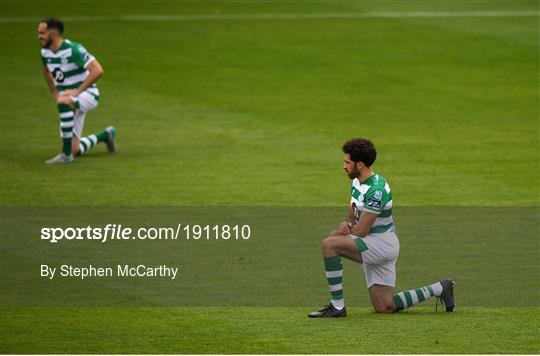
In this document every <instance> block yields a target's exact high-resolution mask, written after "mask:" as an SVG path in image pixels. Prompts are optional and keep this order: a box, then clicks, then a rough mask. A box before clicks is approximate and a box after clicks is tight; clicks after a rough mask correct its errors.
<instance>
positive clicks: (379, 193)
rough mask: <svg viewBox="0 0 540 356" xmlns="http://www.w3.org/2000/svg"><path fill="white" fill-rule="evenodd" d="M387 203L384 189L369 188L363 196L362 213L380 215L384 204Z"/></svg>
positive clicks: (387, 199) (387, 196) (387, 198)
mask: <svg viewBox="0 0 540 356" xmlns="http://www.w3.org/2000/svg"><path fill="white" fill-rule="evenodd" d="M388 201H389V194H388V193H387V192H386V190H385V189H384V187H378V186H371V187H370V188H369V190H368V191H367V192H366V194H365V195H364V209H363V210H364V211H367V212H368V213H373V214H377V215H378V214H380V213H381V212H382V211H383V210H384V207H385V206H386V203H388Z"/></svg>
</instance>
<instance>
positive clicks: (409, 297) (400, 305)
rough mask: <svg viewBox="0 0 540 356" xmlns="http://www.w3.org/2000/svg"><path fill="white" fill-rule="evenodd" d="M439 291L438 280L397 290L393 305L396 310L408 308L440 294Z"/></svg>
mask: <svg viewBox="0 0 540 356" xmlns="http://www.w3.org/2000/svg"><path fill="white" fill-rule="evenodd" d="M441 292H442V285H441V283H440V282H437V283H433V284H430V285H429V286H425V287H422V288H418V289H411V290H407V291H403V292H399V293H398V294H395V295H394V305H395V306H396V311H400V310H403V309H407V308H410V307H412V306H415V305H417V304H418V303H422V302H423V301H424V300H427V299H429V298H431V297H434V296H439V295H441Z"/></svg>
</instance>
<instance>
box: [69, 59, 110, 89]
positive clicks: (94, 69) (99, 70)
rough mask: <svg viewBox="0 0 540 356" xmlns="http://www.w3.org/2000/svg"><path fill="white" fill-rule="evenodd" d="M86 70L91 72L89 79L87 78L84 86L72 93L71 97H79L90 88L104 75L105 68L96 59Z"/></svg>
mask: <svg viewBox="0 0 540 356" xmlns="http://www.w3.org/2000/svg"><path fill="white" fill-rule="evenodd" d="M86 69H88V72H89V74H88V77H86V79H85V80H84V82H82V84H81V85H80V86H79V87H78V88H77V89H75V90H74V91H73V92H72V93H71V95H73V96H78V95H79V94H81V93H82V92H83V91H85V90H86V89H88V88H90V87H91V86H92V85H93V84H94V83H95V82H97V81H98V79H99V78H100V77H101V76H102V75H103V67H102V66H101V64H100V63H99V62H98V61H97V59H94V60H92V61H91V62H90V63H88V66H87V67H86Z"/></svg>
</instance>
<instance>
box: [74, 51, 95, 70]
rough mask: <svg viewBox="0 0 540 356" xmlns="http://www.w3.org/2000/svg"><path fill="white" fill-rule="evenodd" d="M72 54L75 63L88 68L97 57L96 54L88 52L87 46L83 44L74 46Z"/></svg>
mask: <svg viewBox="0 0 540 356" xmlns="http://www.w3.org/2000/svg"><path fill="white" fill-rule="evenodd" d="M72 56H73V60H74V61H75V63H77V65H79V66H80V67H84V68H86V67H87V66H88V64H90V62H92V61H93V60H95V59H96V58H95V57H94V56H92V55H91V54H90V53H88V51H87V50H86V48H84V47H83V46H81V45H77V46H75V48H73V52H72Z"/></svg>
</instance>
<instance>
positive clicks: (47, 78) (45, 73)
mask: <svg viewBox="0 0 540 356" xmlns="http://www.w3.org/2000/svg"><path fill="white" fill-rule="evenodd" d="M43 77H44V78H45V81H46V82H47V84H48V85H49V90H50V91H51V94H52V96H53V98H55V99H56V97H57V96H58V90H56V86H55V85H54V80H53V78H52V76H51V73H50V72H49V71H48V70H47V67H43Z"/></svg>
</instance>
